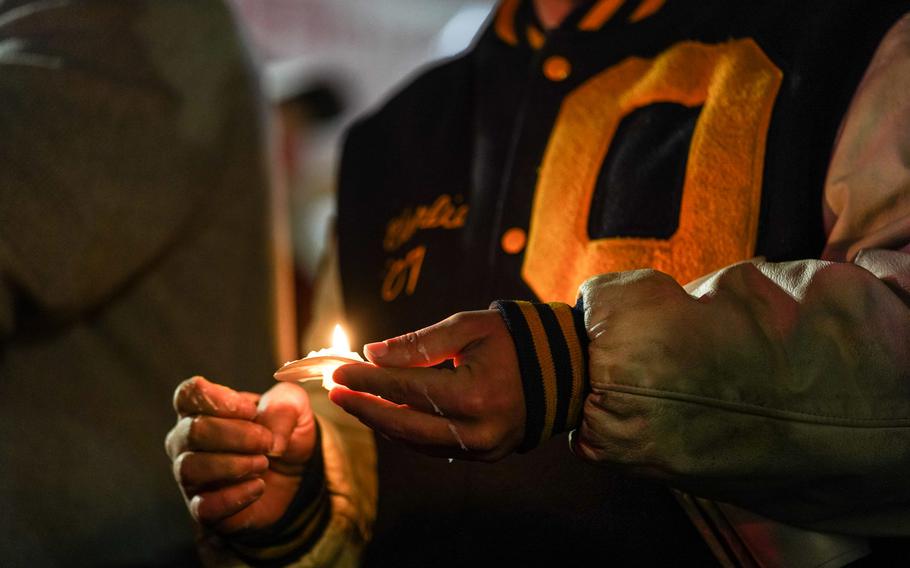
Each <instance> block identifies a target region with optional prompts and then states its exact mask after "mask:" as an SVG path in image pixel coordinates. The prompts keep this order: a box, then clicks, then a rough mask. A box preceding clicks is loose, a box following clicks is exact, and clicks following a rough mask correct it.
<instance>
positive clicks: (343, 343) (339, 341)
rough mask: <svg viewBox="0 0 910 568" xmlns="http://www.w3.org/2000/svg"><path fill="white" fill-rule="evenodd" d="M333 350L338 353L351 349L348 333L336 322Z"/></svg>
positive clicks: (333, 332)
mask: <svg viewBox="0 0 910 568" xmlns="http://www.w3.org/2000/svg"><path fill="white" fill-rule="evenodd" d="M332 351H334V352H336V353H348V352H350V351H351V342H350V341H348V335H347V334H346V333H345V332H344V329H343V328H342V327H341V324H335V329H334V330H333V331H332Z"/></svg>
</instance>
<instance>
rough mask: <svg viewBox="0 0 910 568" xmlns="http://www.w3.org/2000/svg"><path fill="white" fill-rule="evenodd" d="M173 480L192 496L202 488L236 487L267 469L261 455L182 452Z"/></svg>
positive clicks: (176, 463)
mask: <svg viewBox="0 0 910 568" xmlns="http://www.w3.org/2000/svg"><path fill="white" fill-rule="evenodd" d="M173 467H174V478H175V479H176V480H177V482H178V483H179V484H180V486H181V487H183V489H184V491H185V492H186V493H187V494H188V495H191V494H193V493H194V490H196V489H201V488H205V487H213V486H224V485H229V484H235V483H236V482H238V481H240V480H244V479H247V478H250V477H254V476H258V475H260V474H262V473H263V472H264V471H265V470H267V469H268V468H269V459H268V458H267V457H265V456H264V455H258V456H250V455H240V454H214V453H209V452H184V453H182V454H180V455H179V456H178V457H177V459H176V460H174V465H173Z"/></svg>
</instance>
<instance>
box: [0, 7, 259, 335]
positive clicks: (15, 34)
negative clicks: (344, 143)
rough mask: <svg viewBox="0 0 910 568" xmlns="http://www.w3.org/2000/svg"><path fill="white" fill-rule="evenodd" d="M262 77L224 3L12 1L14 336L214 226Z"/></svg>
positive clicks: (5, 45) (9, 282)
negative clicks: (210, 206)
mask: <svg viewBox="0 0 910 568" xmlns="http://www.w3.org/2000/svg"><path fill="white" fill-rule="evenodd" d="M255 84H256V83H255V81H254V80H253V79H252V74H251V72H250V67H249V65H247V58H246V55H245V51H244V46H243V43H242V41H241V40H240V38H239V37H238V35H237V33H236V29H235V26H234V22H233V19H232V15H231V13H230V11H229V10H228V9H227V8H226V7H225V6H224V5H223V3H222V2H221V1H216V0H202V1H194V2H181V1H175V0H145V1H138V0H137V1H130V2H123V1H120V0H82V1H77V0H44V1H23V0H19V1H16V0H13V1H9V0H7V1H6V2H0V263H2V264H0V334H8V333H10V331H11V330H12V329H13V327H14V326H15V325H16V323H15V321H16V320H17V319H18V318H19V314H17V312H18V311H19V309H20V307H21V306H27V309H28V311H29V314H32V313H39V314H43V316H44V317H48V318H51V319H54V320H56V319H64V320H65V319H67V318H69V317H72V316H74V315H77V314H80V313H84V312H85V311H87V310H91V309H92V308H93V307H96V306H98V305H99V304H100V303H101V302H103V300H104V299H105V298H108V297H110V296H112V295H114V294H116V293H117V292H118V290H120V289H122V288H123V287H126V286H129V285H130V283H131V281H133V279H135V278H138V277H139V276H140V275H141V274H142V273H143V271H144V270H147V269H148V268H149V267H151V266H152V265H154V263H155V262H156V259H157V258H160V257H161V256H162V255H163V254H165V253H166V252H167V251H168V249H169V248H170V247H175V246H179V240H180V235H181V234H184V233H186V232H187V231H193V228H194V225H196V224H198V223H204V222H205V211H204V209H203V207H202V205H203V198H204V197H205V196H206V195H207V194H209V198H214V199H217V195H211V194H212V193H214V192H215V190H217V187H218V185H219V184H220V183H221V182H222V181H223V174H222V173H221V172H223V171H225V170H226V169H228V166H229V164H228V163H227V162H228V160H229V159H230V148H231V144H235V143H236V141H233V140H231V133H232V132H235V131H237V128H236V123H237V121H238V120H240V118H238V117H242V119H244V120H258V119H259V117H258V116H256V114H257V112H258V111H256V112H252V113H251V110H250V109H256V108H257V107H256V100H255V94H254V88H255ZM14 306H17V307H16V308H15V309H14Z"/></svg>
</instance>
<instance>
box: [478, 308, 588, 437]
mask: <svg viewBox="0 0 910 568" xmlns="http://www.w3.org/2000/svg"><path fill="white" fill-rule="evenodd" d="M490 307H491V308H492V309H496V310H498V311H499V313H500V315H501V316H502V318H503V320H505V323H506V327H507V328H508V330H509V333H510V335H511V336H512V340H513V342H514V343H515V350H516V353H517V354H518V366H519V370H520V373H521V382H522V389H523V390H524V399H525V410H526V418H525V434H524V439H523V440H522V442H521V445H520V446H519V447H518V451H520V452H526V451H529V450H531V449H533V448H535V447H537V446H539V445H540V444H542V443H543V442H545V441H546V440H548V439H549V438H551V437H552V436H554V435H556V434H559V433H561V432H565V431H568V430H571V429H573V428H575V427H577V425H578V423H579V421H580V420H581V407H582V403H583V402H584V397H585V395H586V393H587V391H588V388H589V387H588V385H589V382H588V336H587V333H586V331H585V327H584V309H583V306H582V305H581V300H579V303H578V304H577V305H576V306H575V307H574V308H572V307H570V306H569V305H568V304H562V303H557V302H553V303H549V304H543V303H536V302H521V301H497V302H493V304H492V305H491V306H490Z"/></svg>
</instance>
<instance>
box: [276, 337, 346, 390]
mask: <svg viewBox="0 0 910 568" xmlns="http://www.w3.org/2000/svg"><path fill="white" fill-rule="evenodd" d="M363 362H364V360H363V357H361V356H360V354H359V353H354V352H353V351H351V344H350V342H349V341H348V336H347V335H346V334H345V333H344V330H343V329H342V328H341V326H340V325H336V326H335V330H334V331H333V332H332V346H331V347H327V348H325V349H320V350H319V351H310V352H309V353H308V354H307V356H306V357H304V358H303V359H298V360H296V361H289V362H287V363H285V364H284V366H283V367H281V368H280V369H278V370H277V371H275V378H276V379H277V380H279V381H300V382H302V381H309V380H314V379H319V378H321V379H322V386H323V387H324V388H325V389H326V390H332V389H333V388H335V387H341V385H339V384H337V383H335V381H333V380H332V373H334V372H335V369H337V368H338V367H341V366H342V365H349V364H351V363H363ZM342 388H343V387H342Z"/></svg>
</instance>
